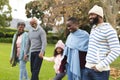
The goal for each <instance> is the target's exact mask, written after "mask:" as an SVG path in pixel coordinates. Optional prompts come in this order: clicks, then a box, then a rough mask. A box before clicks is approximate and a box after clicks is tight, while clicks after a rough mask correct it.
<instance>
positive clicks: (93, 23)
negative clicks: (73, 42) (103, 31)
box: [90, 16, 99, 26]
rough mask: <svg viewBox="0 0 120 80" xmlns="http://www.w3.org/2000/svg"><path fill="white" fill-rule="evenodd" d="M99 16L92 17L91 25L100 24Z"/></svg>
mask: <svg viewBox="0 0 120 80" xmlns="http://www.w3.org/2000/svg"><path fill="white" fill-rule="evenodd" d="M98 21H99V19H98V16H96V17H95V18H90V25H91V26H93V25H96V24H98Z"/></svg>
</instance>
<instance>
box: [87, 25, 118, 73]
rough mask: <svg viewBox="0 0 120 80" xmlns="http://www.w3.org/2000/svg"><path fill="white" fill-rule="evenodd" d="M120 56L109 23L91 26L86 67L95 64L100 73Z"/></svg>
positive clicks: (115, 37)
mask: <svg viewBox="0 0 120 80" xmlns="http://www.w3.org/2000/svg"><path fill="white" fill-rule="evenodd" d="M119 55H120V44H119V40H118V36H117V33H116V31H115V30H114V29H113V28H112V26H111V25H110V24H109V23H101V24H99V25H97V26H93V28H92V30H91V34H90V37H89V45H88V53H87V56H86V62H87V63H86V66H87V67H89V65H87V64H88V63H89V64H96V65H94V66H96V68H97V69H98V70H99V71H101V70H103V71H104V69H103V68H105V67H106V66H109V64H110V63H112V62H113V61H114V60H115V59H116V58H117V57H118V56H119Z"/></svg>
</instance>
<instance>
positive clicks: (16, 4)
mask: <svg viewBox="0 0 120 80" xmlns="http://www.w3.org/2000/svg"><path fill="white" fill-rule="evenodd" d="M30 1H33V0H9V4H10V6H11V7H12V17H13V18H17V19H23V20H27V17H26V15H25V4H26V3H28V2H30Z"/></svg>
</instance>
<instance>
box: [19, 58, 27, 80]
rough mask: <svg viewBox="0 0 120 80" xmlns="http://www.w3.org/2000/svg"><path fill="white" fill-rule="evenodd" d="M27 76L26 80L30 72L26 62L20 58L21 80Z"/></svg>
mask: <svg viewBox="0 0 120 80" xmlns="http://www.w3.org/2000/svg"><path fill="white" fill-rule="evenodd" d="M23 77H24V78H25V80H28V74H27V70H26V62H25V61H23V60H20V80H22V79H23Z"/></svg>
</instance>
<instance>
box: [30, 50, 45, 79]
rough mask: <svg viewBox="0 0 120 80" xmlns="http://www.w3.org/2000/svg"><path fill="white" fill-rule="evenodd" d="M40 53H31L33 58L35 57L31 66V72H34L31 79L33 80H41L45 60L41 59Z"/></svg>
mask: <svg viewBox="0 0 120 80" xmlns="http://www.w3.org/2000/svg"><path fill="white" fill-rule="evenodd" d="M39 53H40V52H34V53H31V58H32V56H33V55H34V59H33V61H31V62H32V64H31V67H32V68H31V69H32V70H31V71H32V77H31V80H39V77H38V75H39V71H40V68H41V65H42V61H43V59H41V58H39Z"/></svg>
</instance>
